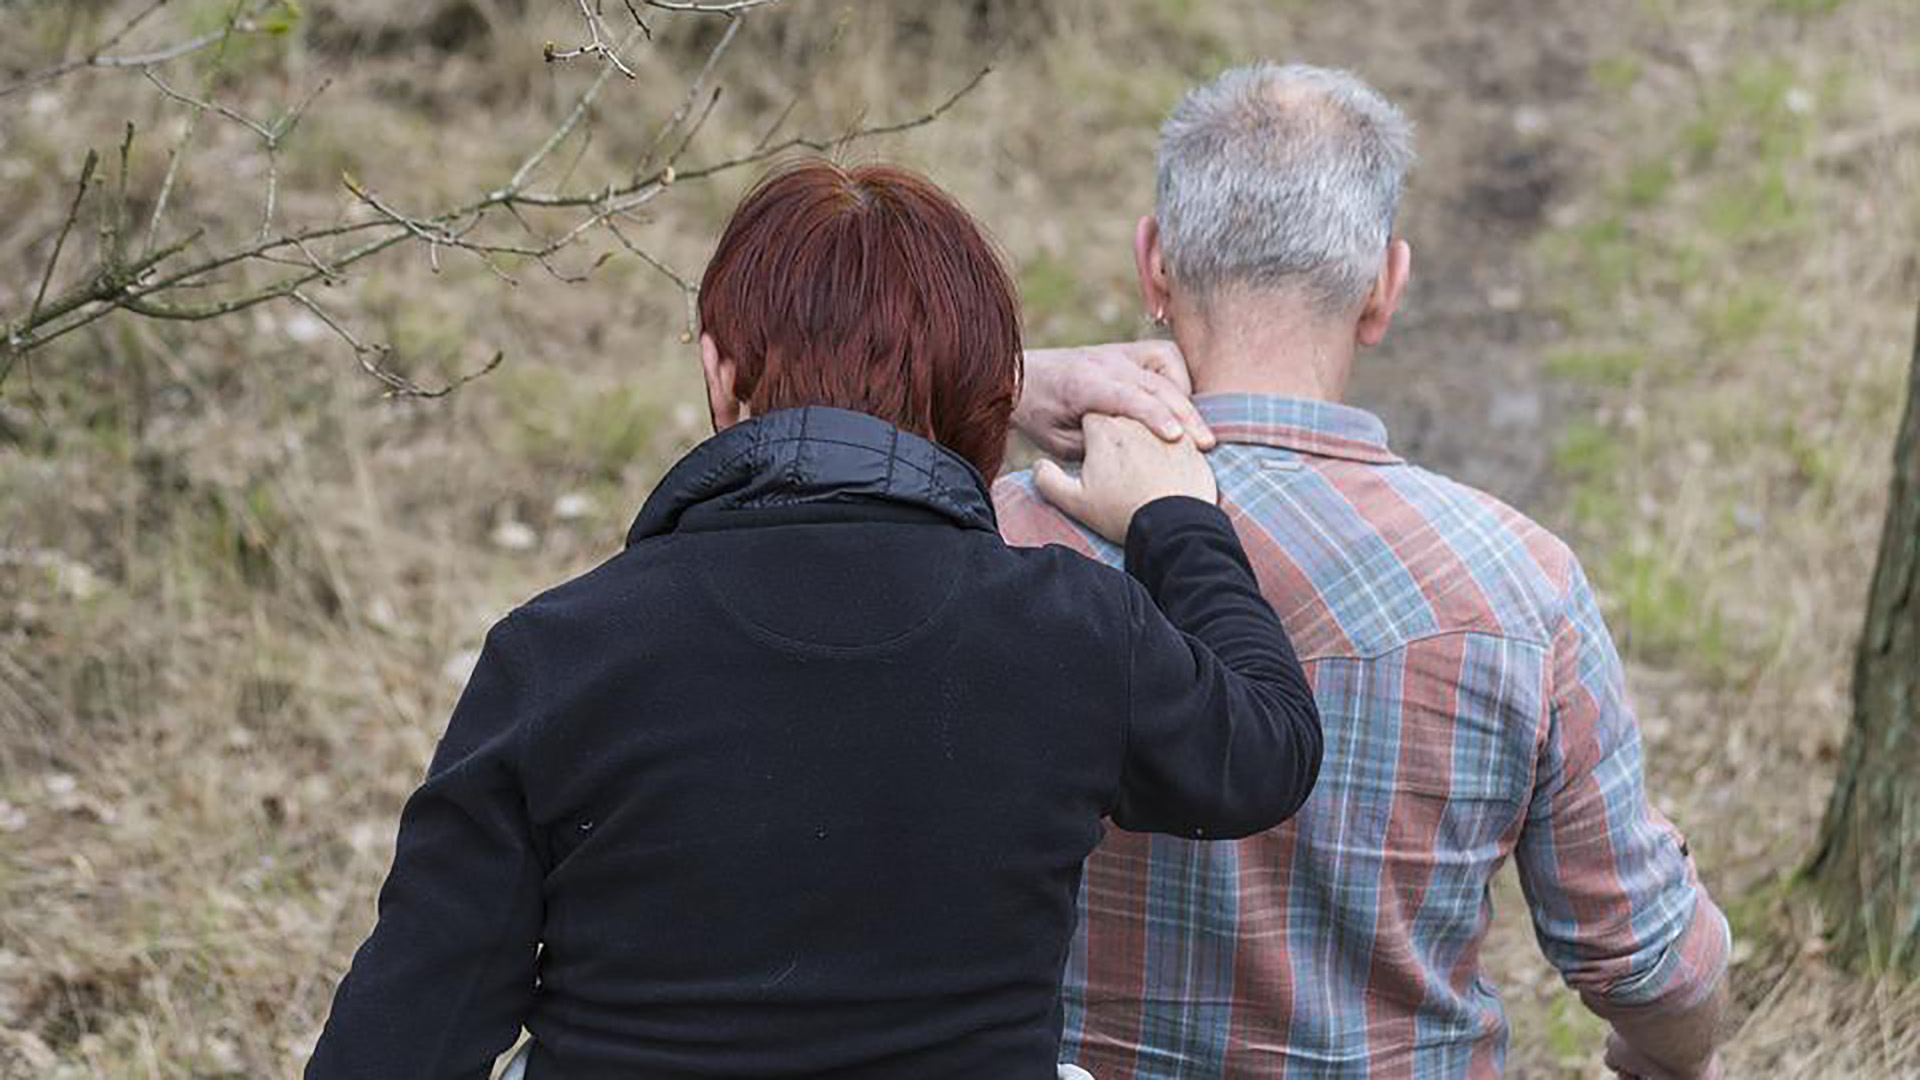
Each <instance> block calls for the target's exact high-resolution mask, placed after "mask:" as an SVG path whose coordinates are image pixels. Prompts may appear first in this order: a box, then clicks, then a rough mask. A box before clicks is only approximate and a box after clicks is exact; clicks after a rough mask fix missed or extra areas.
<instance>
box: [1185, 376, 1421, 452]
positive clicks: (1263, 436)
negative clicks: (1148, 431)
mask: <svg viewBox="0 0 1920 1080" xmlns="http://www.w3.org/2000/svg"><path fill="white" fill-rule="evenodd" d="M1193 404H1194V407H1195V408H1197V409H1199V410H1200V417H1201V419H1203V420H1205V421H1206V422H1207V426H1208V427H1211V428H1212V429H1213V433H1214V435H1216V436H1218V437H1219V439H1220V441H1221V442H1223V443H1254V444H1256V445H1260V446H1278V447H1283V448H1285V449H1288V450H1296V451H1299V452H1300V453H1302V454H1312V455H1314V456H1316V457H1331V458H1344V459H1346V460H1348V461H1362V462H1366V463H1368V464H1373V465H1398V464H1400V463H1401V461H1402V459H1401V457H1400V456H1399V455H1398V454H1395V453H1394V452H1393V451H1392V450H1390V449H1388V448H1387V425H1386V424H1384V423H1381V421H1380V418H1379V417H1377V416H1375V415H1373V414H1372V413H1370V412H1367V411H1366V410H1365V409H1356V408H1354V407H1353V406H1351V405H1341V404H1339V403H1337V402H1332V401H1311V400H1308V399H1305V398H1290V397H1278V396H1276V395H1273V394H1237V393H1233V394H1199V395H1196V396H1195V397H1194V399H1193Z"/></svg>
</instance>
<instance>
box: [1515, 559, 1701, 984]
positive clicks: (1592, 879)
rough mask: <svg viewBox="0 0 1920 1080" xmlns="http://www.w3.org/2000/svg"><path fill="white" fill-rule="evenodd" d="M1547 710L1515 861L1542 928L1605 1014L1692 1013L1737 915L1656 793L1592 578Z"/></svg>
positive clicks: (1578, 596) (1572, 600) (1558, 639)
mask: <svg viewBox="0 0 1920 1080" xmlns="http://www.w3.org/2000/svg"><path fill="white" fill-rule="evenodd" d="M1549 678H1550V679H1551V685H1550V687H1549V691H1550V701H1549V710H1550V711H1549V716H1548V723H1547V729H1546V735H1545V739H1544V740H1543V745H1542V747H1541V750H1540V756H1539V766H1538V775H1537V778H1536V781H1535V786H1534V793H1533V796H1532V800H1531V802H1530V804H1529V806H1528V808H1527V818H1526V822H1525V824H1524V826H1523V828H1522V831H1521V834H1520V841H1519V845H1518V849H1517V850H1516V852H1515V861H1516V863H1517V865H1518V867H1519V871H1520V883H1521V886H1522V888H1523V889H1524V890H1525V892H1526V896H1527V902H1528V906H1529V907H1530V908H1531V910H1532V914H1533V924H1534V932H1535V934H1536V936H1537V937H1538V939H1539V941H1540V947H1541V949H1542V950H1543V951H1544V952H1545V953H1546V955H1547V958H1548V960H1550V961H1551V962H1552V963H1553V965H1554V966H1555V967H1556V968H1558V969H1559V971H1560V973H1561V975H1562V976H1563V977H1564V978H1565V979H1566V981H1567V983H1568V985H1569V986H1571V987H1573V988H1574V989H1576V990H1578V991H1580V993H1581V994H1582V996H1583V997H1584V998H1585V999H1586V1000H1587V1001H1588V1003H1589V1004H1591V1005H1594V1006H1596V1007H1599V1008H1603V1009H1604V1008H1606V1007H1615V1008H1627V1007H1641V1006H1660V1007H1671V1008H1686V1007H1689V1006H1692V1005H1694V1004H1697V1003H1699V1002H1700V1001H1702V1000H1705V998H1706V997H1707V995H1708V994H1709V993H1711V992H1712V990H1713V988H1714V986H1715V985H1716V984H1717V983H1718V982H1719V979H1720V977H1721V974H1722V973H1723V972H1724V971H1725V968H1726V963H1727V955H1728V952H1729V945H1730V940H1729V932H1728V928H1727V922H1726V919H1725V917H1723V916H1722V915H1721V913H1720V911H1719V909H1718V908H1716V907H1715V906H1714V904H1713V901H1712V899H1711V898H1709V897H1708V896H1707V892H1706V889H1705V888H1703V887H1702V886H1701V884H1700V880H1699V877H1698V875H1697V874H1696V872H1695V869H1694V865H1693V860H1692V858H1691V857H1690V855H1689V853H1688V849H1687V845H1686V842H1685V840H1684V839H1683V838H1682V837H1681V835H1680V833H1679V831H1678V830H1677V829H1675V828H1674V826H1673V824H1672V823H1671V822H1669V821H1668V820H1667V819H1666V818H1665V817H1664V816H1662V815H1661V813H1660V812H1659V811H1658V810H1656V809H1654V807H1653V806H1652V805H1651V804H1650V803H1649V802H1648V800H1647V792H1646V778H1645V771H1644V767H1643V763H1642V760H1641V751H1640V727H1639V724H1638V722H1637V721H1636V720H1635V719H1634V716H1633V712H1632V710H1631V708H1630V707H1629V705H1628V703H1627V698H1626V680H1625V673H1624V671H1623V669H1622V667H1621V663H1620V657H1619V654H1618V653H1617V652H1616V651H1615V649H1614V646H1613V639H1612V638H1611V637H1610V636H1609V635H1608V633H1607V628H1606V624H1605V623H1604V622H1603V621H1602V619H1601V616H1600V610H1599V605H1598V603H1597V602H1596V601H1595V598H1594V595H1593V590H1592V588H1591V586H1589V585H1588V583H1587V580H1586V576H1585V574H1584V573H1583V572H1582V571H1581V569H1580V567H1579V565H1578V564H1577V563H1576V564H1575V565H1574V567H1573V570H1572V581H1571V583H1570V587H1569V594H1568V600H1567V608H1566V612H1565V617H1564V618H1563V619H1562V620H1561V624H1560V626H1559V628H1558V630H1557V632H1556V633H1555V635H1554V638H1553V642H1552V656H1551V671H1550V674H1549Z"/></svg>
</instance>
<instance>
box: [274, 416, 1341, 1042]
mask: <svg viewBox="0 0 1920 1080" xmlns="http://www.w3.org/2000/svg"><path fill="white" fill-rule="evenodd" d="M1127 569H1128V571H1129V573H1130V574H1131V575H1132V576H1131V577H1129V576H1127V575H1125V574H1121V573H1117V572H1115V571H1113V570H1110V569H1108V568H1106V567H1102V566H1099V565H1096V564H1095V563H1093V562H1091V561H1089V560H1086V559H1083V558H1081V557H1080V556H1078V555H1075V554H1072V553H1069V552H1067V551H1066V550H1064V549H1061V548H1041V549H1018V548H1009V547H1008V546H1006V545H1005V544H1004V543H1002V542H1001V540H1000V538H999V535H998V534H997V533H996V532H995V527H994V518H993V509H992V505H991V503H990V502H989V501H988V496H987V492H986V490H985V485H984V484H983V483H982V482H981V479H980V477H979V475H978V474H977V473H976V472H975V471H974V470H973V469H972V468H971V467H969V466H968V465H967V464H966V463H965V462H964V461H963V460H962V459H960V458H958V457H957V456H955V455H953V454H951V453H950V452H948V451H946V450H944V449H942V448H940V447H939V446H936V445H934V444H933V443H930V442H927V441H925V440H923V439H919V438H916V437H914V436H912V435H909V434H906V433H903V432H901V431H899V430H897V429H895V428H893V427H891V426H889V425H887V424H885V423H883V422H881V421H879V420H876V419H874V418H872V417H869V416H865V415H862V414H859V413H852V412H845V411H841V410H837V409H825V408H809V409H796V410H790V411H783V412H776V413H772V414H769V415H767V416H765V417H761V418H758V419H755V420H752V421H749V422H747V423H744V424H741V425H739V426H738V427H735V428H733V429H731V430H729V431H727V432H725V433H724V434H722V435H719V436H717V437H716V438H714V439H712V440H709V441H708V442H707V443H705V444H704V445H702V446H701V447H699V448H698V449H696V450H695V451H694V452H693V453H691V454H690V455H688V456H687V457H686V458H685V459H684V460H682V461H681V462H680V463H679V464H678V465H677V466H675V467H674V469H673V470H672V472H670V473H669V474H668V475H667V477H666V479H665V480H663V481H662V482H661V484H660V487H659V489H658V490H656V491H655V492H654V493H653V496H652V497H651V498H650V499H648V501H647V504H646V508H645V509H644V510H642V511H641V513H640V517H639V520H637V521H636V522H635V523H634V525H633V529H632V532H631V533H630V534H629V536H628V539H627V547H626V550H625V551H624V552H623V553H622V554H620V555H619V556H617V557H616V558H614V559H613V560H611V561H609V562H608V563H606V564H605V565H603V566H601V567H599V568H598V569H596V570H594V571H592V572H591V573H589V574H587V575H585V576H583V577H581V578H579V579H577V580H574V581H572V582H569V583H567V584H565V585H562V586H560V587H559V588H557V589H554V590H553V591H551V592H549V593H546V594H545V595H543V596H541V597H539V598H538V599H535V600H534V601H532V602H531V603H529V604H527V605H526V606H525V607H522V608H521V609H519V610H518V611H515V612H514V613H513V614H512V615H510V616H509V617H507V618H506V619H505V620H503V621H502V622H501V623H500V624H499V625H498V626H496V627H495V628H494V629H493V632H492V633H491V634H490V635H489V636H488V638H487V644H486V648H485V650H484V652H483V654H482V656H481V658H480V663H479V667H478V668H477V669H476V670H475V672H474V674H473V679H472V682H471V683H470V684H469V685H468V687H467V690H466V693H465V695H464V696H462V698H461V699H460V704H459V706H458V707H457V708H456V709H455V711H454V714H453V719H452V722H451V723H450V724H449V725H448V728H447V733H446V736H445V737H444V738H443V739H442V741H441V743H440V747H439V750H438V752H437V753H436V754H435V755H434V759H433V763H432V765H431V767H430V768H429V770H428V774H427V779H426V782H425V783H424V784H423V785H422V786H421V787H420V790H419V791H418V792H416V793H415V794H414V795H413V797H412V798H411V799H410V800H409V801H408V803H407V806H406V809H405V811H404V813H403V814H402V815H401V821H400V838H399V846H398V850H397V852H396V854H395V856H394V865H393V871H392V873H391V875H390V876H389V877H388V879H387V882H386V885H385V887H384V888H383V889H382V891H381V894H380V919H379V924H378V925H377V926H376V927H375V928H374V931H373V934H372V936H371V937H370V938H368V940H367V942H366V944H365V945H363V946H362V947H361V949H360V952H359V954H358V955H357V956H356V957H355V959H354V962H353V969H352V971H350V972H349V973H348V975H347V977H346V980H345V981H344V982H343V983H342V984H341V986H340V989H339V992H338V995H337V996H336V998H335V1000H334V1004H333V1013H332V1016H331V1018H330V1019H329V1021H328V1023H327V1028H326V1031H325V1033H324V1035H323V1036H322V1037H321V1040H320V1044H319V1046H318V1048H317V1049H316V1050H315V1052H314V1055H313V1059H312V1062H311V1063H310V1064H309V1066H308V1069H307V1076H308V1077H309V1078H312V1080H333V1078H338V1080H349V1078H351V1080H368V1078H388V1077H390V1078H393V1080H435V1078H440V1077H462V1078H474V1080H480V1078H483V1077H484V1076H485V1075H486V1069H487V1066H488V1064H489V1063H490V1062H491V1061H492V1060H493V1058H494V1056H495V1055H496V1054H498V1053H500V1052H501V1051H503V1050H504V1049H505V1048H506V1047H507V1046H508V1044H509V1043H510V1042H511V1041H512V1040H513V1039H514V1037H515V1036H516V1034H517V1033H518V1031H519V1028H520V1026H521V1024H522V1023H523V1022H524V1024H525V1025H526V1027H527V1028H528V1029H529V1030H531V1031H532V1032H533V1034H534V1036H535V1038H536V1040H537V1046H536V1051H535V1054H534V1058H533V1061H532V1065H531V1069H530V1073H529V1076H530V1080H554V1078H561V1077H564V1078H567V1080H599V1078H603V1077H605V1078H612V1077H619V1078H622V1080H654V1078H667V1077H673V1078H679V1077H803V1076H804V1077H836V1078H849V1080H851V1078H869V1077H871V1078H881V1077H885V1078H909V1080H944V1078H965V1080H1027V1078H1031V1080H1049V1078H1051V1077H1052V1076H1053V1075H1054V1057H1055V1053H1056V1050H1057V1044H1058V1040H1059V1026H1058V1025H1059V1022H1058V1019H1057V1014H1056V996H1057V993H1058V982H1059V978H1060V974H1061V966H1062V963H1063V961H1064V958H1065V956H1066V952H1067V946H1068V939H1069V937H1070V935H1071V932H1072V928H1073V920H1074V896H1075V891H1076V889H1077V887H1078V883H1079V878H1080V863H1081V860H1082V859H1083V858H1085V856H1086V855H1087V854H1088V852H1090V851H1091V850H1092V849H1093V847H1094V845H1095V843H1096V842H1097V841H1098V840H1099V839H1100V834H1101V819H1102V817H1111V818H1112V820H1113V821H1114V823H1115V824H1117V825H1118V826H1120V827H1121V828H1125V829H1134V830H1151V831H1155V832H1166V833H1173V834H1178V835H1181V836H1189V837H1235V836H1241V835H1245V834H1248V833H1252V832H1255V831H1258V830H1261V829H1266V828H1268V827H1270V826H1272V825H1274V824H1276V823H1278V822H1280V821H1281V820H1282V819H1284V818H1286V817H1288V816H1289V815H1291V814H1292V813H1293V812H1294V811H1295V810H1296V809H1297V808H1298V807H1299V806H1300V804H1301V802H1302V801H1303V800H1304V799H1305V798H1306V797H1307V794H1308V792H1309V790H1310V789H1311V788H1312V786H1313V781H1314V777H1315V775H1316V773H1317V771H1318V769H1319V762H1320V727H1319V718H1318V714H1317V713H1316V712H1315V709H1314V705H1313V698H1312V695H1311V694H1310V693H1309V690H1308V687H1307V683H1306V680H1305V676H1304V675H1303V674H1302V672H1301V669H1300V665H1299V664H1298V662H1297V661H1296V660H1295V658H1294V655H1293V651H1292V648H1291V647H1290V646H1289V644H1288V642H1287V639H1286V636H1285V633H1284V632H1283V631H1282V630H1281V628H1280V624H1279V622H1278V621H1277V620H1276V619H1275V618H1274V614H1273V611H1272V610H1271V609H1270V608H1269V607H1268V606H1267V603H1266V601H1264V600H1262V599H1261V597H1260V593H1259V591H1258V589H1257V587H1256V585H1255V582H1254V578H1253V574H1252V572H1251V570H1250V569H1249V568H1248V566H1247V563H1246V558H1245V555H1244V554H1243V553H1242V551H1241V549H1240V546H1239V542H1238V541H1237V540H1236V539H1235V537H1234V534H1233V531H1232V530H1231V528H1230V527H1229V526H1228V524H1227V521H1226V518H1225V517H1224V515H1222V514H1221V513H1220V511H1219V510H1217V509H1216V508H1214V507H1212V506H1209V505H1206V504H1205V503H1201V502H1198V501H1196V500H1193V499H1164V500H1161V501H1159V502H1157V503H1154V504H1152V505H1151V506H1148V507H1147V508H1145V509H1144V510H1142V511H1141V512H1140V513H1139V515H1138V516H1137V517H1136V518H1135V520H1134V523H1133V531H1132V534H1131V535H1130V536H1129V537H1128V543H1127ZM1136 579H1137V580H1136ZM1156 604H1157V606H1156ZM1163 613H1164V614H1163Z"/></svg>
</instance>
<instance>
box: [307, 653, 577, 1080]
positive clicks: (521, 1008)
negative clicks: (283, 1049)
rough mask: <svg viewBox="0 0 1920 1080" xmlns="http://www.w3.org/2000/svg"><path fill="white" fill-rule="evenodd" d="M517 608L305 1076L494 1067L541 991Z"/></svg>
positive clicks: (437, 763)
mask: <svg viewBox="0 0 1920 1080" xmlns="http://www.w3.org/2000/svg"><path fill="white" fill-rule="evenodd" d="M512 633H513V620H512V619H511V618H509V619H508V620H507V621H505V622H502V623H501V624H500V625H499V626H496V627H495V628H494V630H493V632H492V633H491V634H489V635H488V636H487V644H486V647H485V649H484V650H483V651H482V652H481V655H480V661H479V664H478V666H477V667H476V668H475V669H474V673H473V678H472V679H471V680H470V681H469V682H468V684H467V688H466V692H465V693H464V694H462V695H461V697H460V704H459V705H458V706H456V707H455V709H454V713H453V719H452V720H451V721H450V722H449V723H448V725H447V733H446V735H445V737H443V738H442V739H441V741H440V747H439V749H438V750H437V751H436V752H435V753H434V757H433V764H432V765H431V766H430V767H429V769H428V771H427V778H426V782H425V783H423V784H422V785H421V786H420V789H419V790H418V791H416V792H414V794H413V796H412V797H411V798H410V799H408V800H407V805H406V808H405V809H404V810H403V811H402V812H401V815H400V838H399V843H398V846H397V847H396V849H395V852H394V858H393V870H392V872H391V873H389V874H388V875H387V881H386V884H385V885H384V886H382V887H381V890H380V917H379V921H378V923H377V924H376V925H375V926H374V929H373V933H372V935H370V936H369V937H368V938H367V941H366V943H365V944H364V945H362V946H360V951H359V953H358V954H357V955H355V957H354V960H353V967H352V969H351V970H350V971H348V973H347V977H346V979H345V980H344V981H342V982H341V984H340V989H339V990H338V992H337V993H336V994H335V995H334V999H333V1011H332V1013H331V1014H330V1015H329V1016H328V1018H327V1026H326V1030H325V1031H324V1032H323V1033H322V1034H321V1036H320V1042H319V1045H318V1046H316V1047H315V1048H314V1052H313V1058H312V1060H311V1061H309V1062H308V1064H307V1071H306V1076H307V1080H349V1078H351V1080H380V1078H387V1077H391V1078H393V1080H442V1078H461V1080H485V1078H486V1077H487V1076H488V1074H489V1071H490V1070H491V1068H492V1065H493V1061H494V1058H495V1057H496V1056H498V1055H499V1054H501V1053H502V1052H504V1051H505V1050H506V1049H507V1048H508V1047H509V1046H510V1045H511V1044H512V1042H513V1041H514V1039H516V1038H517V1037H518V1036H519V1033H520V1024H521V1021H522V1019H523V1018H524V1017H525V1016H526V1013H527V1010H528V1007H529V1006H530V1004H531V1002H532V999H533V993H534V977H535V949H536V945H537V943H538V939H539V936H540V932H541V925H542V920H543V912H542V905H541V884H542V881H543V878H544V872H543V870H542V868H541V862H540V859H539V858H538V857H537V855H536V853H535V849H534V846H533V842H532V837H531V829H530V827H529V825H528V823H527V820H526V809H525V801H524V799H523V797H522V796H521V793H520V792H521V787H520V781H519V758H520V753H519V746H520V743H521V741H522V739H523V736H524V729H525V727H526V725H527V724H528V722H529V719H530V718H529V716H528V711H529V708H530V706H531V704H532V698H533V696H534V695H533V694H532V693H531V690H530V688H529V686H528V685H527V678H528V676H529V674H530V671H529V665H526V664H524V663H522V662H521V661H520V659H519V656H518V654H517V653H516V652H515V649H514V645H515V640H514V638H513V637H512Z"/></svg>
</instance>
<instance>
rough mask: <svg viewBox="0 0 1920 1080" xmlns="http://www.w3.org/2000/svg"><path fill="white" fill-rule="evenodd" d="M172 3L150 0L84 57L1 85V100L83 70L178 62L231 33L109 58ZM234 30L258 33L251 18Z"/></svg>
mask: <svg viewBox="0 0 1920 1080" xmlns="http://www.w3.org/2000/svg"><path fill="white" fill-rule="evenodd" d="M172 2H173V0H152V2H151V3H149V4H148V5H147V6H146V7H144V8H141V9H140V10H139V11H138V12H136V13H135V14H134V16H133V17H132V18H130V19H128V20H127V21H126V22H125V23H123V24H121V26H120V28H119V29H118V30H115V31H114V32H113V33H112V34H109V35H107V37H106V38H104V39H102V40H101V42H100V43H99V44H97V45H95V46H94V47H93V49H92V50H91V51H90V52H88V53H87V55H85V56H82V57H78V58H76V59H73V60H67V61H64V62H62V63H59V64H55V65H54V66H53V67H50V68H47V69H45V70H43V71H37V72H34V73H33V74H31V75H27V76H25V77H24V78H21V79H20V80H18V81H16V82H12V83H8V84H7V85H5V86H0V98H4V97H7V96H8V95H10V94H16V93H19V92H20V91H22V90H28V89H31V88H33V87H35V86H39V85H40V84H42V83H48V82H52V81H54V80H55V79H58V78H61V77H62V76H65V75H71V74H73V73H74V72H76V71H80V70H83V69H85V68H144V67H153V66H154V65H156V64H164V63H167V62H168V61H171V60H178V59H180V58H181V57H183V56H190V55H192V54H194V53H197V52H199V51H200V50H202V49H206V48H211V47H212V46H215V45H218V44H220V43H221V42H222V41H223V40H225V39H226V38H227V37H229V36H230V31H229V30H228V29H227V28H222V29H219V30H215V31H212V32H210V33H205V34H201V35H199V36H197V37H193V38H189V39H187V40H186V41H182V42H178V43H176V44H173V45H168V46H165V47H163V48H158V49H153V50H150V51H147V52H142V53H133V54H129V55H122V56H111V55H108V50H110V49H112V48H113V47H114V46H116V45H118V44H120V42H121V41H122V40H123V39H124V38H126V36H127V35H128V34H130V33H132V32H133V30H134V28H135V27H138V26H139V25H140V24H141V23H143V22H146V21H147V18H148V17H149V16H151V15H152V14H153V13H154V12H156V11H159V10H160V9H161V8H163V7H166V6H167V5H168V4H170V3H172ZM236 29H237V30H238V32H240V33H244V34H252V33H258V32H259V27H257V26H256V25H254V23H253V22H252V20H251V19H242V20H240V23H239V25H238V27H237V28H236Z"/></svg>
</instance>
